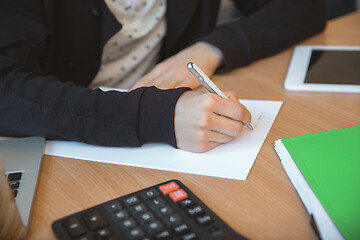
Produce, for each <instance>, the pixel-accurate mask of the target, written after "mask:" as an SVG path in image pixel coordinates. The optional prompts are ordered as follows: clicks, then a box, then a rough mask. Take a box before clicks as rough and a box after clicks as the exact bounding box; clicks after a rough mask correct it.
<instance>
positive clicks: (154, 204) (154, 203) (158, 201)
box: [147, 197, 165, 210]
mask: <svg viewBox="0 0 360 240" xmlns="http://www.w3.org/2000/svg"><path fill="white" fill-rule="evenodd" d="M147 203H148V205H149V207H150V208H151V209H152V210H156V209H158V208H161V207H162V206H164V205H165V202H164V200H163V199H162V198H160V197H157V198H154V199H150V200H149V201H147Z"/></svg>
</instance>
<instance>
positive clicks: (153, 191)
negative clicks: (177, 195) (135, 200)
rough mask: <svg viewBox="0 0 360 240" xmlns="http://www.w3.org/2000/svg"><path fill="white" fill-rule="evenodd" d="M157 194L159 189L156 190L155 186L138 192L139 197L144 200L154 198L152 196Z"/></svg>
mask: <svg viewBox="0 0 360 240" xmlns="http://www.w3.org/2000/svg"><path fill="white" fill-rule="evenodd" d="M159 195H160V193H159V191H158V190H156V189H155V188H151V189H149V190H147V191H145V192H142V193H140V197H141V198H142V199H143V200H144V201H146V200H149V199H151V198H154V197H157V196H159Z"/></svg>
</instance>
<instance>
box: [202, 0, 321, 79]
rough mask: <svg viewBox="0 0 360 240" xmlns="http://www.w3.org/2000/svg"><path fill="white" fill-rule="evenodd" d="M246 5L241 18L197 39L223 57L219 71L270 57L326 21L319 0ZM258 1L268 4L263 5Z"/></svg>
mask: <svg viewBox="0 0 360 240" xmlns="http://www.w3.org/2000/svg"><path fill="white" fill-rule="evenodd" d="M242 2H247V3H248V4H245V5H246V6H243V7H244V8H245V9H246V11H247V12H246V14H247V16H245V17H244V18H241V19H239V20H238V21H234V22H231V23H227V24H224V25H221V26H218V27H217V28H215V29H214V31H213V32H211V33H210V34H209V35H207V36H205V37H204V38H202V39H200V40H201V41H205V42H208V43H210V44H213V45H214V46H216V47H218V48H219V49H220V50H221V52H222V53H223V55H224V63H225V64H224V68H223V69H219V70H220V71H222V72H226V71H229V70H232V69H234V68H237V67H240V66H245V65H247V64H249V63H251V62H253V61H255V60H257V59H260V58H263V57H267V56H270V55H272V54H275V53H278V52H279V51H281V50H283V49H285V48H287V47H289V46H291V45H292V44H294V43H296V42H298V41H301V40H303V39H305V38H307V37H309V36H311V35H313V34H315V33H317V32H319V31H321V30H322V29H323V28H324V26H325V23H326V20H327V15H326V14H327V13H326V7H325V5H324V4H323V2H322V1H321V0H292V1H290V0H273V1H259V0H257V1H242ZM259 2H268V3H266V4H264V3H262V4H260V3H259Z"/></svg>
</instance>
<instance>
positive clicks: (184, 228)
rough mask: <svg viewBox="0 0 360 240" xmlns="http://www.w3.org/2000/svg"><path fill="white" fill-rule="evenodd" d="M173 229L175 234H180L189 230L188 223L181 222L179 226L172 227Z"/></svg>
mask: <svg viewBox="0 0 360 240" xmlns="http://www.w3.org/2000/svg"><path fill="white" fill-rule="evenodd" d="M173 230H174V232H175V233H176V234H177V235H181V234H184V233H187V232H189V231H190V227H189V225H187V224H185V223H182V224H180V225H179V226H176V227H174V228H173Z"/></svg>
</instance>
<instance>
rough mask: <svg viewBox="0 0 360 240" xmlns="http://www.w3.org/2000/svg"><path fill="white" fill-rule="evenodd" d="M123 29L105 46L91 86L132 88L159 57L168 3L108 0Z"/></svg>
mask: <svg viewBox="0 0 360 240" xmlns="http://www.w3.org/2000/svg"><path fill="white" fill-rule="evenodd" d="M105 3H106V4H107V6H108V8H109V9H110V11H111V12H112V13H113V14H114V16H115V17H116V19H117V20H118V21H119V22H120V23H121V24H122V29H121V30H120V31H119V32H118V33H116V34H115V35H114V36H113V37H112V38H111V39H109V41H108V42H107V43H106V44H105V47H104V49H103V55H102V58H101V65H100V69H99V71H98V73H97V75H96V76H95V78H94V80H93V81H92V83H91V85H90V87H91V88H97V87H100V86H104V87H114V88H123V89H129V88H130V87H132V86H133V85H134V84H135V82H136V81H137V80H138V79H140V78H141V76H143V75H144V74H146V73H147V72H148V71H150V70H151V69H152V68H153V67H154V66H155V64H156V62H157V60H158V58H159V52H160V48H161V42H162V39H163V37H164V35H165V31H166V22H165V10H166V1H165V0H105Z"/></svg>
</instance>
